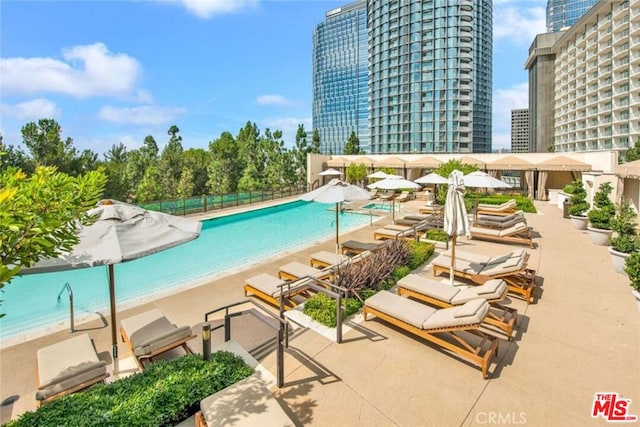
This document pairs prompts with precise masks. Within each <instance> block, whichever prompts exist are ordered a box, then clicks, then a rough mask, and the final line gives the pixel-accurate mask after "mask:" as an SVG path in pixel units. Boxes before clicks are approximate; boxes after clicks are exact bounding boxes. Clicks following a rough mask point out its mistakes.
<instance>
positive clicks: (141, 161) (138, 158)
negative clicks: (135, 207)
mask: <svg viewBox="0 0 640 427" xmlns="http://www.w3.org/2000/svg"><path fill="white" fill-rule="evenodd" d="M158 153H159V150H158V144H157V143H156V140H155V139H154V138H153V136H151V135H147V136H146V137H145V138H144V141H143V143H142V147H140V148H139V149H137V150H132V151H130V152H129V155H128V161H127V164H126V169H125V170H126V174H127V182H128V183H129V195H130V196H131V198H132V199H133V200H138V198H137V189H138V186H139V185H140V183H141V182H142V178H143V177H144V174H145V172H146V170H147V168H149V167H150V166H157V164H158Z"/></svg>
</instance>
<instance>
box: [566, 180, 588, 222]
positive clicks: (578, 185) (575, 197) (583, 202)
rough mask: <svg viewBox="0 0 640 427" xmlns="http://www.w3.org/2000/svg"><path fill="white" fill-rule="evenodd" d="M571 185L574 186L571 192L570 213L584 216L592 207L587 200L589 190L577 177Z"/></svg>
mask: <svg viewBox="0 0 640 427" xmlns="http://www.w3.org/2000/svg"><path fill="white" fill-rule="evenodd" d="M571 185H572V186H573V192H572V193H571V206H569V215H573V216H584V215H585V212H587V211H588V210H589V207H590V205H589V203H588V202H587V191H586V190H585V189H584V184H583V183H582V180H580V179H576V180H575V181H573V182H572V183H571Z"/></svg>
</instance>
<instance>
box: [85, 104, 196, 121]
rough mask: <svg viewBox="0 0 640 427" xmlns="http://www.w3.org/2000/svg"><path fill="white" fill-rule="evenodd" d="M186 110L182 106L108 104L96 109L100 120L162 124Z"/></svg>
mask: <svg viewBox="0 0 640 427" xmlns="http://www.w3.org/2000/svg"><path fill="white" fill-rule="evenodd" d="M185 112H186V109H185V108H182V107H156V106H152V105H144V106H141V107H130V108H118V107H113V106H110V105H107V106H104V107H102V108H101V109H100V110H99V111H98V117H99V118H100V119H102V120H105V121H108V122H112V123H118V124H132V125H162V124H166V123H169V122H171V121H173V120H175V119H176V118H177V117H178V116H180V115H182V114H184V113H185Z"/></svg>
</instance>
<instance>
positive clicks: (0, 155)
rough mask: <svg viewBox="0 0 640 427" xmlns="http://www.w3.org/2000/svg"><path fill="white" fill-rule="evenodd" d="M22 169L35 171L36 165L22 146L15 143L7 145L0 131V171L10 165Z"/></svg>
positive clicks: (28, 171) (30, 171) (27, 171)
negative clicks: (14, 144)
mask: <svg viewBox="0 0 640 427" xmlns="http://www.w3.org/2000/svg"><path fill="white" fill-rule="evenodd" d="M11 166H13V167H16V168H18V169H22V170H23V171H24V172H26V173H33V171H34V169H35V166H34V165H33V162H32V161H31V160H30V159H29V157H28V156H27V155H26V154H25V152H24V151H22V150H21V149H20V148H15V147H14V146H13V145H5V144H4V142H3V138H2V134H1V133H0V171H3V170H5V169H6V168H8V167H11Z"/></svg>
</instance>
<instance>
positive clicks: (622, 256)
mask: <svg viewBox="0 0 640 427" xmlns="http://www.w3.org/2000/svg"><path fill="white" fill-rule="evenodd" d="M609 253H610V254H611V262H612V263H613V269H614V270H615V271H616V273H620V274H627V273H625V272H624V262H625V260H626V259H627V258H629V257H630V256H631V254H627V253H624V252H618V251H616V250H615V249H613V248H611V247H610V248H609Z"/></svg>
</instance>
